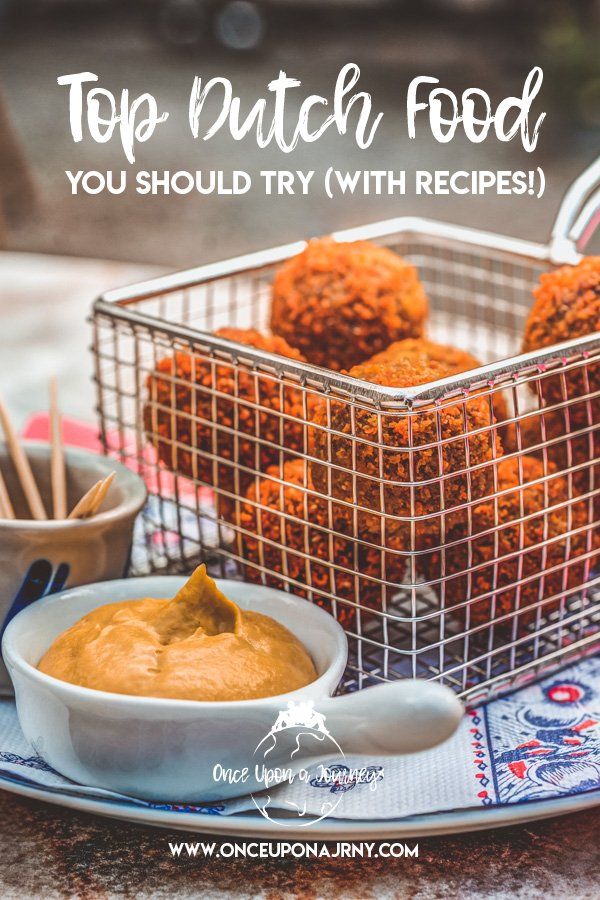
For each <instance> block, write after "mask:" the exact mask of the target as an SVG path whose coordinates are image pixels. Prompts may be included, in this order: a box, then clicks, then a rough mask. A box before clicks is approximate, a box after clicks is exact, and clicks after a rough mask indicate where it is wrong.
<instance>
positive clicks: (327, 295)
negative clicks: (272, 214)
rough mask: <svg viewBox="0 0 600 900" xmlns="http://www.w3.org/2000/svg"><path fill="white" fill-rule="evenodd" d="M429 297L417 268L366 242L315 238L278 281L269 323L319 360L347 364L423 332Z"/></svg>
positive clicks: (309, 357) (339, 366) (313, 359)
mask: <svg viewBox="0 0 600 900" xmlns="http://www.w3.org/2000/svg"><path fill="white" fill-rule="evenodd" d="M427 311H428V305H427V298H426V296H425V291H424V289H423V286H422V284H421V282H420V281H419V277H418V275H417V271H416V269H415V267H414V266H412V265H410V263H408V262H406V261H405V260H403V259H402V258H401V257H400V256H398V254H397V253H394V252H393V251H392V250H388V249H387V248H386V247H378V246H376V245H375V244H371V243H369V242H368V241H357V242H355V243H343V242H342V243H338V242H336V241H334V240H332V239H331V238H320V239H316V240H313V241H310V242H309V244H308V245H307V247H306V249H305V250H303V251H302V253H300V254H298V255H297V256H294V257H293V258H292V259H289V260H287V262H285V263H284V264H283V265H282V266H281V268H280V269H279V271H278V272H277V274H276V275H275V279H274V281H273V305H272V309H271V329H272V331H273V332H274V333H275V334H279V335H281V336H282V337H284V338H285V339H286V340H287V341H288V343H289V344H291V345H292V346H293V347H298V349H299V350H300V351H301V352H302V353H303V355H304V356H305V357H306V359H307V360H308V361H309V362H311V363H314V364H315V365H319V366H325V367H326V368H329V369H337V370H340V369H349V368H351V367H352V366H355V365H357V364H358V363H360V362H363V361H364V360H366V359H368V358H369V357H370V356H372V355H373V353H377V352H378V351H379V350H383V349H384V348H385V347H386V346H387V345H388V344H389V343H390V342H391V341H396V340H399V339H401V338H405V337H420V336H421V335H422V334H423V329H424V325H425V320H426V318H427Z"/></svg>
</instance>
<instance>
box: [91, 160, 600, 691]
mask: <svg viewBox="0 0 600 900" xmlns="http://www.w3.org/2000/svg"><path fill="white" fill-rule="evenodd" d="M599 181H600V161H598V162H597V163H596V164H595V165H594V166H592V167H591V168H590V169H589V170H588V171H587V172H585V173H584V174H583V175H582V176H581V177H580V178H579V179H578V180H577V182H575V184H574V185H573V187H572V188H571V189H570V191H569V192H568V193H567V196H566V197H565V201H564V203H563V206H562V207H561V211H560V213H559V216H558V218H557V222H556V226H555V230H554V232H553V236H552V242H551V244H550V245H549V246H544V245H540V244H533V243H530V242H525V241H520V240H514V239H511V238H507V237H502V236H498V235H494V234H488V233H484V232H479V231H474V230H471V229H466V228H459V227H455V226H452V225H446V224H440V223H437V222H433V221H429V220H424V219H415V218H400V219H395V220H392V221H387V222H381V223H375V224H372V225H368V226H366V227H363V228H356V229H352V230H350V231H346V232H343V233H339V234H337V235H334V237H335V238H336V239H337V240H339V241H349V240H359V239H368V240H371V241H374V242H376V243H380V244H384V245H385V246H388V247H391V248H392V249H394V250H395V251H397V252H398V253H399V254H400V255H401V256H402V257H404V258H405V259H407V260H408V261H409V262H411V263H413V264H414V265H415V266H416V267H417V269H418V272H419V275H420V278H421V281H422V282H423V284H424V286H425V290H426V292H427V295H428V297H429V302H430V308H431V321H430V325H429V329H428V333H429V336H430V337H431V338H432V339H434V340H436V339H437V340H440V341H442V342H443V343H451V344H454V345H456V346H458V347H461V348H463V349H465V350H467V351H470V352H473V353H474V354H475V355H476V356H477V357H478V358H480V359H482V360H483V362H484V363H485V364H484V365H482V366H481V367H480V368H477V369H473V370H471V371H468V372H465V373H461V374H460V375H456V376H452V377H446V378H443V379H441V380H438V381H435V382H431V383H428V384H421V385H418V386H416V387H408V388H405V387H403V388H398V387H388V386H381V385H377V384H372V383H370V382H364V381H360V380H358V379H356V378H352V377H350V376H347V375H343V374H339V373H337V372H333V371H330V370H327V369H323V368H320V367H316V366H312V365H309V364H307V363H305V362H302V361H301V360H300V359H297V358H288V357H285V356H281V355H279V354H275V353H272V352H269V351H267V350H264V349H261V347H260V346H256V347H255V346H249V345H246V344H244V343H240V341H239V340H238V336H237V335H236V334H235V333H233V334H232V333H231V332H228V333H227V335H225V336H223V335H216V334H215V332H216V331H217V330H218V329H220V328H223V327H226V328H235V329H248V328H252V329H258V330H266V329H267V328H268V323H269V313H270V285H271V279H272V276H273V272H274V271H275V269H276V268H277V266H278V265H279V264H280V263H281V262H282V261H284V260H285V259H287V258H288V257H290V256H292V255H294V254H295V253H298V252H299V251H300V250H301V249H303V247H304V244H300V243H299V244H292V245H288V246H285V247H279V248H275V249H272V250H269V251H265V252H260V253H254V254H251V255H248V256H245V257H241V258H238V259H234V260H230V261H227V262H223V263H217V264H213V265H207V266H203V267H200V268H197V269H192V270H189V271H185V272H181V273H178V274H175V275H171V276H166V277H162V278H157V279H154V280H152V281H149V282H146V283H143V284H138V285H134V286H133V287H131V288H127V289H122V290H116V291H111V292H109V293H107V294H105V295H103V296H102V297H101V298H100V299H99V300H97V301H96V303H95V305H94V313H93V325H94V343H93V349H94V354H95V363H96V382H97V390H98V412H99V415H100V422H101V433H102V439H103V442H104V447H105V450H106V452H107V453H109V454H110V455H113V456H116V457H117V458H119V459H120V460H121V461H123V462H124V463H126V464H127V465H129V466H131V467H132V468H133V469H134V470H135V471H137V472H138V473H139V474H140V475H141V476H142V477H143V478H144V479H145V481H146V483H147V485H148V488H149V493H150V502H149V504H148V507H147V509H146V511H145V513H144V521H143V528H142V529H141V530H140V534H139V536H138V537H139V539H138V542H137V546H136V548H135V551H134V559H133V567H134V569H135V570H136V571H137V572H138V573H140V572H141V573H143V572H173V571H187V570H189V569H191V568H192V567H193V566H194V564H196V563H197V562H198V561H200V560H210V561H211V564H212V567H213V571H214V572H215V573H216V574H218V575H220V576H227V577H242V578H245V579H246V580H249V581H259V582H263V583H264V584H267V585H272V586H275V587H279V588H283V589H285V590H289V591H291V592H293V593H296V594H299V595H301V596H305V597H307V598H308V599H310V600H312V601H314V602H318V603H320V604H321V605H322V606H324V607H325V608H326V609H328V610H329V611H330V612H331V613H332V614H333V615H334V616H336V617H337V618H338V619H339V621H340V622H341V623H342V624H343V626H344V628H345V629H346V632H347V634H348V638H349V643H350V665H349V668H348V671H347V675H346V679H345V682H344V685H343V689H345V690H352V689H355V688H357V687H358V688H361V687H363V686H365V685H367V684H370V683H373V682H376V681H382V680H393V679H395V678H399V677H405V676H412V677H422V678H426V679H437V680H439V681H441V682H443V683H445V684H448V685H450V686H451V687H453V688H454V689H455V690H456V691H457V692H458V693H459V694H460V695H461V696H462V697H464V698H468V699H469V701H470V702H484V701H485V700H487V699H489V698H490V697H492V696H495V695H497V694H499V693H502V692H505V691H507V690H512V689H514V688H515V687H517V686H519V685H521V684H522V683H523V682H525V681H527V680H530V679H533V678H535V677H537V676H538V675H539V674H540V672H542V671H543V672H544V673H545V672H548V671H550V670H552V669H553V668H558V667H559V666H561V665H563V664H564V662H565V661H566V660H567V659H573V658H575V657H577V656H582V655H584V654H588V653H591V652H594V651H595V650H596V649H598V647H599V646H600V634H599V629H598V623H599V622H600V574H599V573H600V566H599V557H598V551H599V546H598V533H599V530H600V529H599V527H598V526H599V517H600V334H598V333H596V334H593V335H590V336H588V337H583V338H578V339H576V340H573V341H571V342H569V343H564V344H561V345H555V346H553V347H549V348H547V349H546V350H544V351H536V352H534V353H528V354H520V353H519V349H520V346H521V341H522V333H523V327H524V323H525V320H526V318H527V315H528V313H529V310H530V307H531V303H532V296H531V291H532V288H533V287H534V285H535V283H536V282H537V279H538V277H539V275H540V274H541V273H542V272H544V271H548V270H549V269H550V268H552V267H553V266H556V265H558V264H561V263H574V262H577V260H578V259H579V252H580V250H581V249H582V246H583V244H584V242H585V240H586V239H587V237H588V236H589V234H590V233H591V232H592V231H593V228H594V227H595V224H596V222H597V219H598V212H599V210H600V191H597V192H596V194H593V190H594V189H595V187H596V185H597V184H598V182H599ZM590 193H592V196H591V197H590V198H589V200H588V201H587V203H585V204H584V200H585V199H586V197H588V195H589V194H590ZM580 210H581V212H580ZM515 354H518V355H515Z"/></svg>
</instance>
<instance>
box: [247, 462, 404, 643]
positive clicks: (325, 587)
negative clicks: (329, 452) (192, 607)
mask: <svg viewBox="0 0 600 900" xmlns="http://www.w3.org/2000/svg"><path fill="white" fill-rule="evenodd" d="M269 476H270V477H266V478H263V479H261V480H260V481H259V483H258V486H257V485H256V484H252V485H251V486H250V488H249V489H248V492H247V497H246V502H245V503H242V504H241V508H240V515H239V525H240V528H241V531H240V533H239V535H238V547H239V552H240V556H241V557H242V558H243V559H244V560H246V563H247V564H246V565H245V566H244V567H243V568H244V577H245V578H247V579H248V580H249V581H253V582H261V581H263V575H262V574H261V568H260V567H265V568H266V569H267V570H268V571H267V572H266V574H265V575H264V580H265V583H266V584H268V585H270V586H272V587H277V588H280V589H281V588H284V587H285V586H286V584H288V583H289V582H288V581H287V580H286V578H280V577H278V576H277V574H276V573H281V574H282V575H284V576H287V579H291V580H292V582H294V583H292V584H291V587H290V590H291V592H292V593H294V594H299V595H300V596H303V597H304V596H307V593H308V591H312V592H313V596H314V597H315V599H316V600H317V602H318V603H319V604H320V605H322V606H324V607H325V608H326V609H328V610H329V611H335V612H336V615H337V618H338V620H339V621H340V622H341V624H342V625H343V626H344V627H346V628H352V627H353V625H354V624H355V622H356V607H355V606H353V605H351V604H352V603H355V602H357V601H358V600H359V602H360V604H361V606H362V607H369V608H371V609H381V608H382V593H383V592H385V591H386V588H385V587H382V586H381V585H380V584H378V583H377V581H376V580H375V579H382V580H384V581H386V582H400V581H401V580H402V575H403V573H404V569H405V563H404V558H403V557H402V556H401V555H396V554H394V553H389V552H386V553H384V552H383V551H382V550H379V549H378V548H374V547H368V546H365V545H364V544H362V543H360V542H359V541H356V540H352V539H351V537H350V532H351V524H352V517H351V514H350V512H349V511H348V509H347V507H343V506H342V505H340V504H336V503H333V504H332V509H331V516H330V514H329V510H328V502H327V500H326V499H325V498H322V497H319V496H318V495H317V494H315V492H314V488H313V486H312V484H311V483H310V480H309V479H307V476H306V463H305V462H304V461H303V460H293V461H290V462H287V463H286V464H285V466H284V470H283V481H284V482H285V483H284V484H281V483H280V482H279V480H274V479H279V476H280V470H279V467H274V468H273V469H272V470H270V471H269ZM329 529H331V530H333V531H334V534H333V535H330V534H329ZM317 560H323V562H318V561H317ZM298 583H300V584H301V585H306V589H304V588H301V587H298ZM319 592H325V593H329V594H333V595H334V596H335V597H337V598H338V599H339V600H342V601H343V600H349V601H351V603H350V604H348V603H338V604H337V610H334V608H333V606H332V604H331V601H330V600H329V599H327V598H325V597H322V596H321V597H319ZM363 621H364V619H363Z"/></svg>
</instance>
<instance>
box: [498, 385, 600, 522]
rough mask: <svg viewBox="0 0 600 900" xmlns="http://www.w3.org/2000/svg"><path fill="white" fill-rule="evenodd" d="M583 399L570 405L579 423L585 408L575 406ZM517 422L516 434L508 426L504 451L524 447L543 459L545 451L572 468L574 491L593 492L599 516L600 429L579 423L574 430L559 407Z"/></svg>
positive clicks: (561, 465)
mask: <svg viewBox="0 0 600 900" xmlns="http://www.w3.org/2000/svg"><path fill="white" fill-rule="evenodd" d="M583 403H585V401H583V402H582V403H581V404H578V403H574V404H573V406H572V407H570V409H571V410H575V416H574V418H575V419H576V420H577V421H579V422H580V423H582V422H583V420H584V411H579V410H578V407H579V406H580V405H583ZM588 412H589V411H588ZM518 426H519V433H518V434H517V425H516V423H515V425H513V426H511V430H510V437H509V440H508V442H507V446H506V448H505V449H506V450H507V452H511V453H513V452H521V451H525V452H527V453H529V454H530V455H532V456H535V457H537V458H538V459H543V458H544V453H545V455H546V458H547V459H548V460H550V462H551V463H552V464H553V465H554V466H555V467H556V468H557V470H559V471H564V472H566V470H573V471H571V473H570V474H571V479H572V485H573V492H574V493H575V494H589V493H592V494H593V497H594V508H595V517H596V518H600V429H598V428H591V429H588V430H585V431H584V430H583V426H581V427H580V428H579V429H575V430H573V428H572V423H571V417H570V416H568V417H567V416H566V415H565V412H564V411H562V412H561V411H559V410H554V411H549V412H546V411H540V410H537V411H534V412H531V413H528V414H527V415H526V416H523V417H522V418H520V420H519V423H518ZM566 478H567V475H566V474H565V479H566ZM598 527H599V528H600V526H598Z"/></svg>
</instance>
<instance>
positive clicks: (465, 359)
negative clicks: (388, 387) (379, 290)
mask: <svg viewBox="0 0 600 900" xmlns="http://www.w3.org/2000/svg"><path fill="white" fill-rule="evenodd" d="M419 358H422V359H424V361H425V362H426V363H430V362H434V363H440V364H441V365H443V366H446V368H447V369H448V371H449V374H452V375H455V374H456V375H458V374H459V373H460V372H468V371H469V370H470V369H478V368H479V367H480V366H481V365H482V364H481V362H480V361H479V360H478V359H477V357H476V356H473V355H472V354H471V353H467V351H466V350H461V349H460V348H458V347H453V346H452V345H451V344H436V343H435V341H428V340H427V339H426V338H406V339H405V340H403V341H395V342H394V343H393V344H390V346H389V347H386V349H385V350H382V351H381V353H376V354H375V356H372V357H371V359H370V360H369V362H371V363H390V362H391V363H401V362H403V361H404V360H408V361H409V362H410V361H414V360H418V359H419ZM492 406H493V409H494V416H495V418H496V421H497V422H504V420H505V419H507V418H508V408H507V405H506V398H505V397H504V394H503V393H502V392H501V391H496V392H495V393H494V394H493V395H492Z"/></svg>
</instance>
